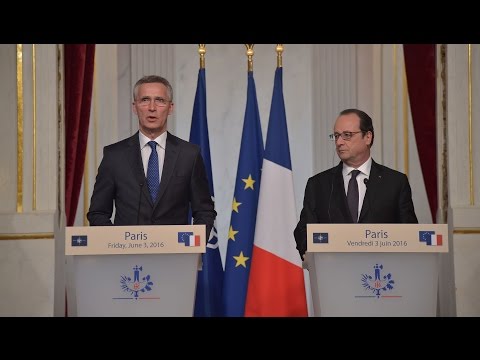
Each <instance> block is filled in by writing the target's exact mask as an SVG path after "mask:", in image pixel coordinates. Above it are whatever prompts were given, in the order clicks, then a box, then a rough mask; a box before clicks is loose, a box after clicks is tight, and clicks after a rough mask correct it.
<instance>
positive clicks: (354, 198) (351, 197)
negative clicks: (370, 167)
mask: <svg viewBox="0 0 480 360" xmlns="http://www.w3.org/2000/svg"><path fill="white" fill-rule="evenodd" d="M359 173H360V170H352V172H351V174H352V177H351V178H350V181H349V182H348V190H347V201H348V208H349V209H350V214H351V215H352V220H353V222H354V223H356V222H358V183H357V175H358V174H359Z"/></svg>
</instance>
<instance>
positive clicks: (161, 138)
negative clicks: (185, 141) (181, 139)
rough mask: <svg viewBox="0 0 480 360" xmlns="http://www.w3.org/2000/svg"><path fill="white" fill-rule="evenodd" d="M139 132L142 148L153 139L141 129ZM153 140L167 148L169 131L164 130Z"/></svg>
mask: <svg viewBox="0 0 480 360" xmlns="http://www.w3.org/2000/svg"><path fill="white" fill-rule="evenodd" d="M138 134H139V140H140V149H143V148H144V147H145V146H146V145H147V143H148V142H149V141H150V140H151V139H150V138H148V137H146V136H145V135H144V134H143V133H142V132H141V131H139V132H138ZM153 141H156V142H157V144H158V145H160V147H161V148H162V149H165V146H166V144H167V132H166V131H165V132H163V133H162V134H161V135H160V136H159V137H157V138H155V139H153Z"/></svg>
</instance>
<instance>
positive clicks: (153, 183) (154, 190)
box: [147, 141, 160, 202]
mask: <svg viewBox="0 0 480 360" xmlns="http://www.w3.org/2000/svg"><path fill="white" fill-rule="evenodd" d="M148 145H150V147H151V148H152V153H151V154H150V158H149V159H148V168H147V184H148V190H150V196H151V197H152V201H153V202H155V200H156V199H157V194H158V190H159V187H160V179H159V170H158V154H157V143H156V142H155V141H149V142H148Z"/></svg>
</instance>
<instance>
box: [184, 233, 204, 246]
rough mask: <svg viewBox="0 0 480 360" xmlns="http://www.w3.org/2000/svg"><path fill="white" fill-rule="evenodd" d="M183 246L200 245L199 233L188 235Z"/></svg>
mask: <svg viewBox="0 0 480 360" xmlns="http://www.w3.org/2000/svg"><path fill="white" fill-rule="evenodd" d="M185 246H200V235H189V236H188V238H186V239H185Z"/></svg>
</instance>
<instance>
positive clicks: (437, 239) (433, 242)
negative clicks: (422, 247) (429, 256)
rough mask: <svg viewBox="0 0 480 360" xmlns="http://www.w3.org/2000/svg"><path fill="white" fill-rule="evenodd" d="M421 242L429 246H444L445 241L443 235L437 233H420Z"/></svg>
mask: <svg viewBox="0 0 480 360" xmlns="http://www.w3.org/2000/svg"><path fill="white" fill-rule="evenodd" d="M419 237H420V241H421V242H424V243H426V244H427V245H429V246H442V245H443V239H442V235H441V234H435V231H420V232H419Z"/></svg>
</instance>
